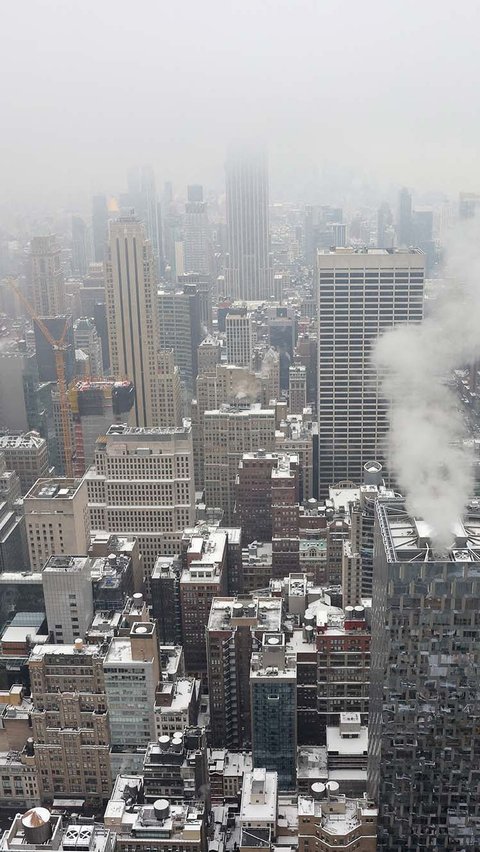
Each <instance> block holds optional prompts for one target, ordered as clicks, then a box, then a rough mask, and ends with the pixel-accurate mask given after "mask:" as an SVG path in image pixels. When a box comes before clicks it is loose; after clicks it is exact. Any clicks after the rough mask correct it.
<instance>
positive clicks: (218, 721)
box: [207, 595, 282, 751]
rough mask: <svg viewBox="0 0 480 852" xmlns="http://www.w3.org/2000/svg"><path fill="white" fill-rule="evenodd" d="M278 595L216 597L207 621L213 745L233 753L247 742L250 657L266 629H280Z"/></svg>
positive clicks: (250, 733)
mask: <svg viewBox="0 0 480 852" xmlns="http://www.w3.org/2000/svg"><path fill="white" fill-rule="evenodd" d="M281 629H282V601H281V599H279V598H271V597H257V596H255V595H252V596H242V597H237V598H214V599H213V601H212V606H211V609H210V615H209V618H208V624H207V663H208V692H209V696H210V729H211V736H212V744H213V745H214V746H222V747H226V748H229V749H233V750H234V751H238V750H241V749H243V748H247V747H248V746H250V745H251V741H252V732H251V716H250V659H251V656H252V652H256V651H258V650H260V648H261V645H262V637H263V635H264V633H266V632H268V633H272V634H273V633H280V631H281Z"/></svg>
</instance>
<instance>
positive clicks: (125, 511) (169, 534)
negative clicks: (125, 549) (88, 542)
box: [69, 424, 195, 591]
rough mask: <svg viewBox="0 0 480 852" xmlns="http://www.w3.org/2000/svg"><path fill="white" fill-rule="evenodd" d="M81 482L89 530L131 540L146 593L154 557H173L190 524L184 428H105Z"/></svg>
mask: <svg viewBox="0 0 480 852" xmlns="http://www.w3.org/2000/svg"><path fill="white" fill-rule="evenodd" d="M84 482H85V484H86V486H87V488H88V504H89V509H90V518H91V527H92V529H93V530H106V531H107V532H111V533H128V534H132V535H135V536H136V538H137V539H138V544H139V549H140V553H141V555H142V558H143V569H144V573H145V581H146V584H147V591H149V578H150V574H151V572H152V569H153V567H154V565H155V561H156V559H157V557H158V556H162V555H164V556H168V555H172V556H173V555H174V554H176V553H179V551H180V541H181V537H182V534H183V530H184V529H185V527H188V526H191V525H192V524H193V521H194V514H195V486H194V481H193V459H192V435H191V428H190V426H185V427H183V426H178V427H176V428H175V427H169V428H165V429H162V428H160V427H156V428H155V427H151V428H139V427H129V426H126V425H125V424H123V425H122V424H118V425H116V426H111V427H110V429H109V430H108V432H107V434H106V436H105V437H104V438H100V439H99V440H98V442H97V450H96V453H95V465H94V466H93V467H91V468H90V469H89V470H88V471H87V473H86V474H85V477H84ZM72 552H73V551H71V550H70V551H69V553H72ZM77 552H78V551H77ZM79 552H82V551H79ZM83 552H86V551H83Z"/></svg>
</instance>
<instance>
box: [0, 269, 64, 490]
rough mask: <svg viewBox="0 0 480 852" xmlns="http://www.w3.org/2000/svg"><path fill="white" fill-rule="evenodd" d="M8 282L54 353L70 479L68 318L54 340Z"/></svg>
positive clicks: (12, 284) (18, 292) (17, 289)
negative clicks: (66, 357) (66, 375)
mask: <svg viewBox="0 0 480 852" xmlns="http://www.w3.org/2000/svg"><path fill="white" fill-rule="evenodd" d="M9 283H10V287H11V288H12V290H13V291H14V293H15V295H16V296H18V298H19V299H20V301H21V303H22V305H23V306H24V307H25V309H26V311H27V313H28V315H29V316H30V317H31V319H32V320H33V322H35V323H36V324H37V325H38V327H39V329H40V331H41V332H42V334H43V336H44V338H45V339H46V340H47V341H48V343H49V344H50V346H51V347H52V349H53V352H54V355H55V370H56V374H57V386H58V395H59V399H60V422H61V425H62V436H63V453H64V457H65V475H66V476H68V477H69V478H70V479H71V478H72V477H73V452H72V434H71V431H70V416H69V415H70V406H69V403H68V395H67V382H66V379H65V352H66V351H67V349H68V347H69V344H68V343H66V342H65V338H66V335H67V331H68V318H67V319H66V320H65V328H64V329H63V333H62V336H61V337H60V339H59V340H55V338H54V337H53V335H52V334H50V331H49V330H48V328H47V326H46V325H45V323H44V322H43V321H42V319H41V318H40V317H39V316H38V315H37V313H36V312H35V309H34V308H33V307H32V305H31V304H30V302H29V301H28V299H27V298H26V297H25V296H24V295H23V293H22V291H21V290H20V289H19V287H17V285H16V284H15V281H14V280H13V279H10V281H9Z"/></svg>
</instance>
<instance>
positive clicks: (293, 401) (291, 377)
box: [288, 364, 307, 414]
mask: <svg viewBox="0 0 480 852" xmlns="http://www.w3.org/2000/svg"><path fill="white" fill-rule="evenodd" d="M306 405H307V371H306V369H305V367H303V366H302V365H296V364H295V365H294V366H293V367H289V368H288V410H289V413H290V414H303V409H304V408H306Z"/></svg>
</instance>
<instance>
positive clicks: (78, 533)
mask: <svg viewBox="0 0 480 852" xmlns="http://www.w3.org/2000/svg"><path fill="white" fill-rule="evenodd" d="M23 505H24V510H25V523H26V530H27V543H28V551H29V556H30V567H31V569H32V571H41V570H42V568H43V566H44V565H45V562H46V561H47V559H49V558H50V556H63V555H65V554H66V555H70V554H77V553H79V554H83V553H86V552H87V550H88V544H89V541H90V519H89V513H88V503H87V486H86V483H85V482H84V481H83V480H80V479H66V478H62V477H57V478H54V479H39V480H37V482H36V483H35V485H34V486H33V487H32V488H31V489H30V491H28V492H27V494H26V495H25V498H24V503H23Z"/></svg>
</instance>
